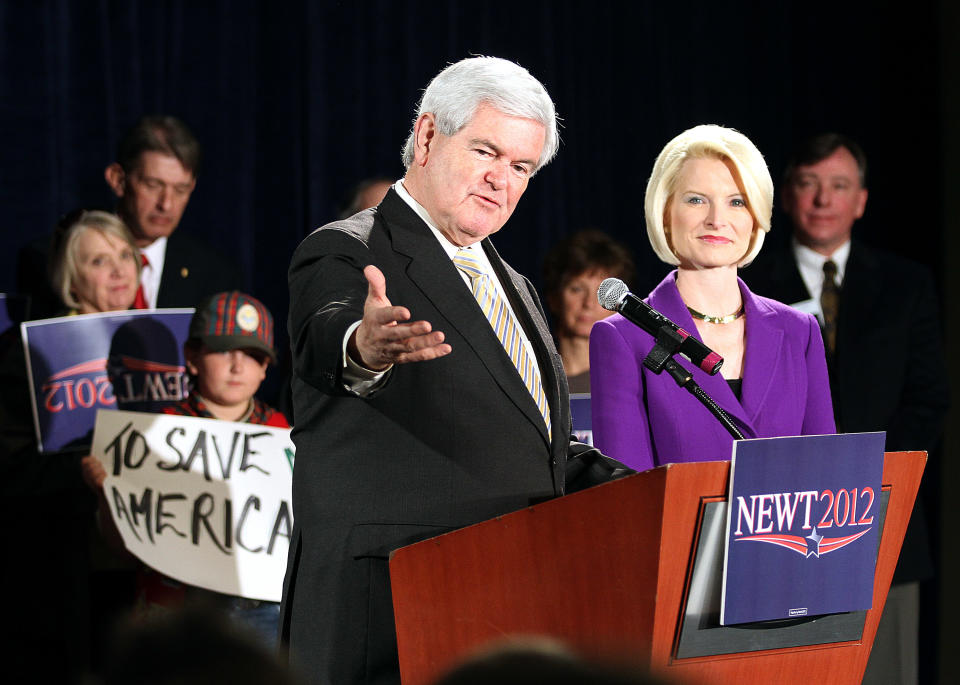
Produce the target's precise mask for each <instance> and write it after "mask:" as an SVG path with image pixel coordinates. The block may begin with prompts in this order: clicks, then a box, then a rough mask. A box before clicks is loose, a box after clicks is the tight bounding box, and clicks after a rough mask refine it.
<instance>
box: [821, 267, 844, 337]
mask: <svg viewBox="0 0 960 685" xmlns="http://www.w3.org/2000/svg"><path fill="white" fill-rule="evenodd" d="M820 310H821V311H822V312H823V342H824V344H825V345H826V347H827V352H828V353H829V354H831V355H832V354H833V352H834V350H835V349H836V347H837V312H838V311H839V310H840V288H838V287H837V265H836V264H835V263H834V262H833V261H832V260H830V259H828V260H827V261H825V262H824V263H823V289H822V290H821V291H820Z"/></svg>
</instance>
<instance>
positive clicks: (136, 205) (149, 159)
mask: <svg viewBox="0 0 960 685" xmlns="http://www.w3.org/2000/svg"><path fill="white" fill-rule="evenodd" d="M199 169H200V144H199V143H198V142H197V139H196V138H194V136H193V134H192V133H191V132H190V130H189V129H188V128H187V126H186V125H185V124H184V123H183V122H182V121H180V120H179V119H177V118H176V117H172V116H162V115H152V116H145V117H142V118H141V119H140V120H139V121H138V122H137V123H136V125H134V127H133V128H132V129H130V130H129V131H128V132H127V133H126V135H124V137H123V138H122V139H121V141H120V144H119V145H118V146H117V161H115V162H113V163H112V164H110V165H109V166H108V167H107V168H106V170H105V171H104V177H105V178H106V181H107V184H108V185H109V186H110V188H111V190H113V192H114V194H115V195H116V196H117V214H119V215H120V218H121V219H123V221H124V223H126V224H127V226H128V227H129V228H130V231H131V232H132V233H133V237H134V239H135V240H136V243H137V247H139V248H140V252H141V254H142V255H143V256H144V257H146V260H147V261H146V263H145V265H144V267H143V270H142V271H141V276H140V280H141V285H142V287H143V295H144V297H145V300H146V305H147V306H148V307H193V306H196V305H197V304H198V303H199V302H200V301H201V300H203V299H204V298H206V297H207V296H209V295H212V294H214V293H217V292H222V291H225V290H233V289H236V288H239V287H241V286H242V285H243V284H242V283H241V282H240V281H241V280H242V279H241V278H240V277H239V270H238V269H237V267H236V265H235V264H232V263H230V262H229V261H228V260H226V259H224V258H223V257H222V256H221V255H220V253H218V252H217V251H215V250H213V249H211V248H210V247H208V246H207V245H205V244H204V243H203V242H201V241H200V240H198V239H197V238H195V237H193V236H191V235H190V234H189V233H185V232H183V231H177V230H176V229H177V226H179V225H180V219H181V217H182V216H183V211H184V210H185V209H186V208H187V203H188V202H189V201H190V195H191V194H192V193H193V189H194V188H195V187H196V185H197V172H198V171H199Z"/></svg>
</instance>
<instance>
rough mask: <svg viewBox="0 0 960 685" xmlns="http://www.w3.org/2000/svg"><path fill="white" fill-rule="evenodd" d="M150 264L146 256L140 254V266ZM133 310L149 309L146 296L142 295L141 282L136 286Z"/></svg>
mask: <svg viewBox="0 0 960 685" xmlns="http://www.w3.org/2000/svg"><path fill="white" fill-rule="evenodd" d="M149 263H150V260H148V259H147V255H145V254H143V253H142V252H141V253H140V266H141V267H144V266H147V265H148V264H149ZM133 308H134V309H150V305H148V304H147V296H146V295H144V294H143V281H142V280H141V281H140V284H139V285H137V296H136V298H135V299H134V300H133Z"/></svg>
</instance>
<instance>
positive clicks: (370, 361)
mask: <svg viewBox="0 0 960 685" xmlns="http://www.w3.org/2000/svg"><path fill="white" fill-rule="evenodd" d="M363 276H364V278H366V279H367V299H366V301H365V302H364V303H363V319H362V320H361V322H360V326H359V327H357V329H356V330H355V331H354V332H353V335H351V336H350V340H349V342H348V343H347V352H348V354H349V355H350V358H351V359H353V361H355V362H356V363H358V364H360V365H361V366H363V367H365V368H367V369H370V370H371V371H383V370H385V369H387V368H388V367H389V366H390V365H391V364H407V363H409V362H422V361H427V360H429V359H437V358H438V357H442V356H444V355H447V354H450V351H451V349H452V348H451V347H450V345H447V344H446V343H444V342H443V332H442V331H434V330H433V327H432V326H431V325H430V322H429V321H412V322H409V323H408V322H407V320H408V319H409V318H410V310H409V309H407V308H406V307H394V306H393V305H391V304H390V300H388V299H387V282H386V279H385V278H384V277H383V273H382V272H381V271H380V269H378V268H377V267H375V266H373V265H372V264H371V265H369V266H367V267H366V268H364V270H363Z"/></svg>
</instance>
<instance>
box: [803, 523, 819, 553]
mask: <svg viewBox="0 0 960 685" xmlns="http://www.w3.org/2000/svg"><path fill="white" fill-rule="evenodd" d="M805 539H806V541H807V553H806V554H805V555H804V558H809V557H810V555H811V554H812V555H814V556H815V557H817V559H819V558H820V541H821V540H823V536H822V535H820V533H818V532H817V527H816V526H814V527H813V532H812V533H810V535H808V536H807V537H806V538H805Z"/></svg>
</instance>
